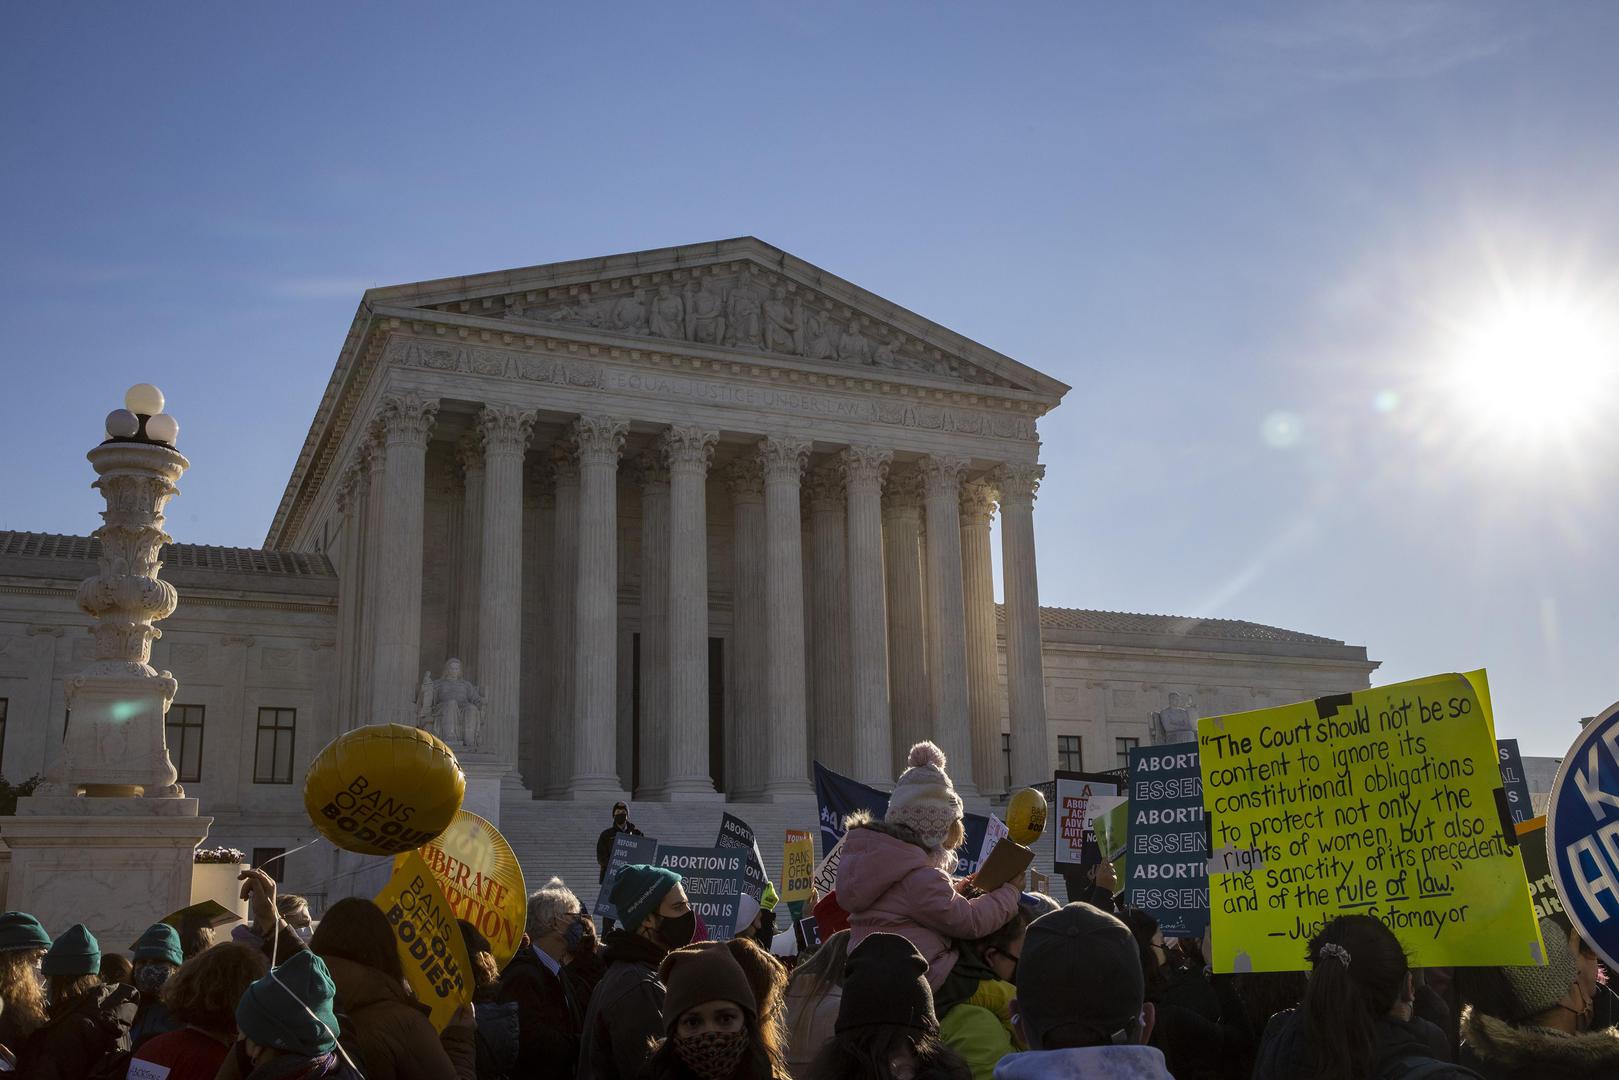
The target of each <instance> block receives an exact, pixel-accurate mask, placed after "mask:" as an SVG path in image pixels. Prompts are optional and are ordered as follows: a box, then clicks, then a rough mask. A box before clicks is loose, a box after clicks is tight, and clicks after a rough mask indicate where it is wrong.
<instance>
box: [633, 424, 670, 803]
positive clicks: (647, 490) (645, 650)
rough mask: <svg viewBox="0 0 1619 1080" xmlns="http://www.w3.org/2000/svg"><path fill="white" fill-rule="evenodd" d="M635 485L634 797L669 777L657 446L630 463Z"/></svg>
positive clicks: (664, 468) (655, 792) (664, 517)
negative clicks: (637, 650) (637, 673)
mask: <svg viewBox="0 0 1619 1080" xmlns="http://www.w3.org/2000/svg"><path fill="white" fill-rule="evenodd" d="M635 472H636V476H637V478H638V479H639V480H640V483H641V719H640V747H639V756H640V773H641V775H640V783H639V784H638V785H637V786H636V790H635V796H636V798H638V799H656V798H661V797H662V796H663V794H664V785H665V784H666V783H667V782H668V778H669V467H668V465H667V464H666V463H665V462H664V458H663V454H662V453H661V451H659V450H658V449H657V448H653V449H651V450H648V451H647V452H646V453H645V454H643V455H642V456H641V458H640V460H639V461H638V462H637V463H636V469H635Z"/></svg>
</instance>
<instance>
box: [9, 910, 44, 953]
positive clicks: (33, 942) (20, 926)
mask: <svg viewBox="0 0 1619 1080" xmlns="http://www.w3.org/2000/svg"><path fill="white" fill-rule="evenodd" d="M50 947H51V936H50V935H49V934H47V933H46V932H45V928H44V927H43V926H41V925H39V920H38V919H36V918H34V917H33V916H32V915H30V914H28V912H26V911H8V912H6V913H5V914H4V915H0V952H16V951H17V950H18V949H48V948H50Z"/></svg>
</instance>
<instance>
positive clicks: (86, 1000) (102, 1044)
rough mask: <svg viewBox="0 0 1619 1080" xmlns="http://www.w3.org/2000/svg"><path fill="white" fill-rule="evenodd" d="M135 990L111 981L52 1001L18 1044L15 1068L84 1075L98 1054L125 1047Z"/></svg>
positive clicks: (52, 1078) (43, 1079)
mask: <svg viewBox="0 0 1619 1080" xmlns="http://www.w3.org/2000/svg"><path fill="white" fill-rule="evenodd" d="M138 997H139V993H138V992H137V991H136V989H135V988H134V987H133V986H125V985H123V984H122V983H116V984H114V985H112V986H104V985H103V986H96V987H93V988H92V989H90V990H89V991H87V992H86V993H83V994H80V995H78V996H77V997H72V998H68V999H67V1000H66V1001H60V1002H57V1003H56V1004H54V1005H52V1006H51V1018H50V1019H49V1020H47V1021H45V1026H44V1027H42V1028H40V1029H39V1030H38V1031H36V1032H34V1034H33V1035H32V1036H30V1037H29V1039H28V1042H27V1043H25V1044H24V1045H23V1049H22V1054H21V1056H20V1057H19V1058H18V1060H17V1073H18V1075H20V1076H25V1077H27V1078H28V1080H84V1078H85V1077H87V1076H89V1075H90V1070H91V1069H93V1068H95V1066H96V1065H98V1064H99V1063H100V1062H101V1060H102V1059H103V1058H105V1057H107V1056H108V1055H109V1054H112V1053H115V1052H117V1051H119V1050H128V1049H129V1029H130V1026H131V1025H132V1024H134V1022H135V1010H136V1008H137V1007H138V1005H139V1003H138V1000H137V999H138Z"/></svg>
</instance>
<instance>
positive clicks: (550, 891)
mask: <svg viewBox="0 0 1619 1080" xmlns="http://www.w3.org/2000/svg"><path fill="white" fill-rule="evenodd" d="M581 909H582V905H581V904H580V903H579V898H578V897H577V896H575V895H573V890H572V889H570V888H568V887H567V886H566V885H564V884H563V883H562V879H561V878H559V877H554V878H552V879H551V880H550V881H547V882H546V883H545V884H544V885H542V886H541V887H540V888H539V889H536V890H535V891H534V892H531V893H529V894H528V918H527V919H526V920H525V921H524V924H523V929H524V930H526V931H527V932H528V936H529V938H530V940H538V939H539V938H540V937H542V936H544V935H545V934H548V933H550V932H551V930H552V928H553V927H555V925H556V924H557V923H559V922H561V921H562V920H563V919H566V918H570V917H571V916H573V915H575V914H577V913H578V912H579V911H580V910H581Z"/></svg>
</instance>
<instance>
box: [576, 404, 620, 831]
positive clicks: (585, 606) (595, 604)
mask: <svg viewBox="0 0 1619 1080" xmlns="http://www.w3.org/2000/svg"><path fill="white" fill-rule="evenodd" d="M628 430H629V423H628V422H627V421H624V420H620V419H618V418H616V417H611V416H581V417H579V419H577V420H575V421H574V424H573V436H574V442H575V444H576V445H577V446H578V448H579V593H578V597H577V602H576V612H575V616H574V662H573V670H574V706H573V738H574V744H573V784H572V787H571V790H570V794H571V795H572V796H573V798H575V799H595V798H600V797H602V796H604V795H621V794H622V792H623V785H622V783H621V782H620V780H619V777H618V701H617V697H618V456H619V452H620V451H622V450H623V449H624V434H625V432H627V431H628Z"/></svg>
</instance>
